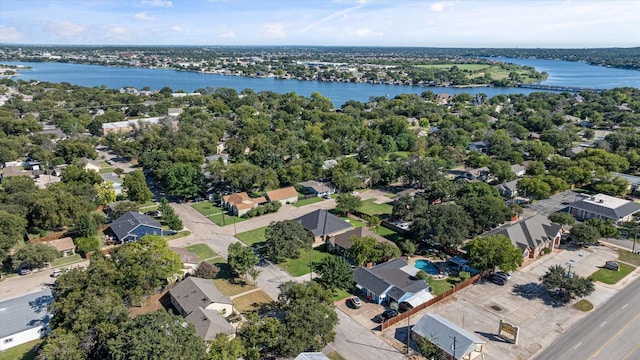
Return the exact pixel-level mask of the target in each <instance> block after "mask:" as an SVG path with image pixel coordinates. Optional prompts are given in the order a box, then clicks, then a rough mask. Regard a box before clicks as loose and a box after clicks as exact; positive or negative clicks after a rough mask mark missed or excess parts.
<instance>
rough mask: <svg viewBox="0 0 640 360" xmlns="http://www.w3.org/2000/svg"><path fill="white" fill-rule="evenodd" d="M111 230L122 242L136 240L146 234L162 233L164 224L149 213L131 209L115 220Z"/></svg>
mask: <svg viewBox="0 0 640 360" xmlns="http://www.w3.org/2000/svg"><path fill="white" fill-rule="evenodd" d="M109 227H110V228H111V231H112V232H113V234H114V235H115V236H116V238H117V239H118V240H119V241H120V242H128V241H136V240H138V239H140V238H141V237H143V236H145V235H162V225H160V223H159V222H157V221H156V220H155V219H154V218H152V217H151V216H149V215H144V214H140V213H139V212H135V211H129V212H127V213H125V214H124V215H122V216H120V217H119V218H117V219H116V220H114V221H113V222H112V223H111V224H110V226H109Z"/></svg>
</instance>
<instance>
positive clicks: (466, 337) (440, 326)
mask: <svg viewBox="0 0 640 360" xmlns="http://www.w3.org/2000/svg"><path fill="white" fill-rule="evenodd" d="M411 331H412V332H414V333H416V334H418V335H420V336H421V337H423V338H425V339H427V340H429V342H431V343H433V344H435V345H436V346H438V347H439V348H440V349H441V350H442V351H444V352H446V353H447V354H449V355H452V352H453V351H452V350H453V339H454V338H455V341H456V344H455V349H456V353H455V358H456V359H462V358H463V357H464V356H466V355H467V354H469V353H471V352H472V351H474V350H476V348H477V344H485V342H484V341H483V340H481V339H480V338H479V337H477V336H475V335H473V334H472V333H470V332H468V331H467V330H465V329H463V328H461V327H459V326H457V325H455V324H454V323H452V322H450V321H449V320H447V319H445V318H443V317H442V316H440V315H437V314H425V315H424V316H423V317H422V318H421V319H420V320H419V321H418V322H417V323H416V324H415V325H414V326H413V328H412V329H411Z"/></svg>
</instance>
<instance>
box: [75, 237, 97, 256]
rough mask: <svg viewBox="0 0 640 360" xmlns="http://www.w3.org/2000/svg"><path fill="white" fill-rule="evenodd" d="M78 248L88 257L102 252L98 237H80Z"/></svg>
mask: <svg viewBox="0 0 640 360" xmlns="http://www.w3.org/2000/svg"><path fill="white" fill-rule="evenodd" d="M76 246H77V247H78V252H80V253H82V254H84V255H86V254H88V253H90V252H93V251H98V250H100V240H98V238H96V237H79V238H76Z"/></svg>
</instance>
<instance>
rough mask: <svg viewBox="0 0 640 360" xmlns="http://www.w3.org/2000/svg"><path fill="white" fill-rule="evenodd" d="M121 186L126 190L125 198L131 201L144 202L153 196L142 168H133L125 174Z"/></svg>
mask: <svg viewBox="0 0 640 360" xmlns="http://www.w3.org/2000/svg"><path fill="white" fill-rule="evenodd" d="M122 186H123V187H124V188H125V190H126V191H127V198H128V199H129V200H131V201H136V202H139V203H144V202H147V201H149V200H151V198H152V197H153V193H152V192H151V190H149V188H148V187H147V181H146V179H145V177H144V173H143V172H142V170H135V171H132V172H130V173H128V174H127V175H125V177H124V181H123V182H122Z"/></svg>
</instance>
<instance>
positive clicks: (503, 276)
mask: <svg viewBox="0 0 640 360" xmlns="http://www.w3.org/2000/svg"><path fill="white" fill-rule="evenodd" d="M493 276H497V277H501V278H503V279H504V281H507V280H509V279H511V275H509V274H508V273H505V272H502V271H499V272H497V273H494V274H493Z"/></svg>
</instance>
